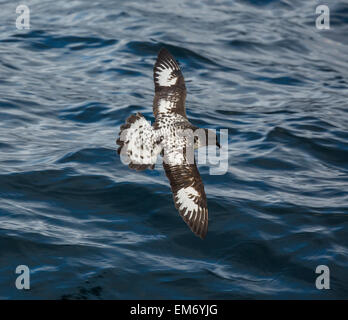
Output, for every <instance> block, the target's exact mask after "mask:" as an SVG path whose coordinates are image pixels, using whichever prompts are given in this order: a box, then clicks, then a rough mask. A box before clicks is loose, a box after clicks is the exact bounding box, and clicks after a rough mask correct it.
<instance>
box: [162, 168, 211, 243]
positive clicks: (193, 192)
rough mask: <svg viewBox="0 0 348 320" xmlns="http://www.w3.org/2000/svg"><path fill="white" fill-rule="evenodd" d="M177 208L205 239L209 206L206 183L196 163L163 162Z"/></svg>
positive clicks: (194, 229)
mask: <svg viewBox="0 0 348 320" xmlns="http://www.w3.org/2000/svg"><path fill="white" fill-rule="evenodd" d="M163 167H164V170H165V172H166V175H167V177H168V179H169V182H170V186H171V188H172V192H173V198H174V203H175V207H176V209H177V210H178V211H179V214H180V216H181V217H182V218H183V219H184V221H185V222H186V223H187V225H188V226H189V227H190V229H191V230H192V231H193V232H194V233H195V234H196V235H197V236H199V237H201V238H202V239H204V237H205V235H206V234H207V231H208V207H207V197H206V195H205V191H204V185H203V182H202V179H201V176H200V175H199V171H198V169H197V166H196V164H195V163H194V164H183V165H170V164H166V163H163Z"/></svg>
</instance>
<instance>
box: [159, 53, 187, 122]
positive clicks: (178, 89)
mask: <svg viewBox="0 0 348 320" xmlns="http://www.w3.org/2000/svg"><path fill="white" fill-rule="evenodd" d="M153 79H154V83H155V97H154V100H153V113H154V115H155V117H156V118H157V116H158V115H159V114H161V113H162V114H171V113H176V114H179V115H182V116H184V117H186V111H185V98H186V87H185V80H184V77H183V75H182V73H181V70H180V67H179V64H178V63H177V61H176V60H175V59H174V57H173V56H172V55H171V54H170V53H169V51H168V50H166V49H161V51H160V52H159V53H158V57H157V60H156V63H155V66H154V68H153Z"/></svg>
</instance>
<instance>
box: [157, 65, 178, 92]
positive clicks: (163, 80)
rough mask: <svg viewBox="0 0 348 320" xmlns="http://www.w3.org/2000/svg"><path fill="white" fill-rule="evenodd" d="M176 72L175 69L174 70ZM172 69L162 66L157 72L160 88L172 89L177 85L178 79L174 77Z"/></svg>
mask: <svg viewBox="0 0 348 320" xmlns="http://www.w3.org/2000/svg"><path fill="white" fill-rule="evenodd" d="M174 70H175V69H174ZM172 71H173V69H172V68H168V67H166V66H164V65H160V66H159V67H158V68H157V69H156V71H155V79H156V81H157V83H158V85H159V86H161V87H170V86H172V85H174V84H175V83H176V80H177V79H178V77H176V76H173V75H172Z"/></svg>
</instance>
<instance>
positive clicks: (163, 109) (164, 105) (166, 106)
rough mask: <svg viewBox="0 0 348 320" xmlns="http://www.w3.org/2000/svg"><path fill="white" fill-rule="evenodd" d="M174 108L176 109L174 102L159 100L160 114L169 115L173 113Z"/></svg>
mask: <svg viewBox="0 0 348 320" xmlns="http://www.w3.org/2000/svg"><path fill="white" fill-rule="evenodd" d="M173 107H175V104H174V102H172V101H170V100H165V99H161V100H159V104H158V112H160V113H168V112H170V111H171V109H172V108H173Z"/></svg>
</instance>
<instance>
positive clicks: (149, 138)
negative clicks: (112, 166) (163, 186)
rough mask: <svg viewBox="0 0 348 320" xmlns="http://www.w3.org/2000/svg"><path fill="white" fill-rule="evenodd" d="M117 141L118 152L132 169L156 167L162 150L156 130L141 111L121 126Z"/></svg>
mask: <svg viewBox="0 0 348 320" xmlns="http://www.w3.org/2000/svg"><path fill="white" fill-rule="evenodd" d="M119 135H120V136H119V138H118V139H117V141H116V143H117V144H118V145H119V146H120V147H119V148H118V150H117V152H118V154H120V155H121V156H123V157H124V158H123V159H122V160H124V161H125V162H128V163H129V167H130V168H131V169H136V170H145V169H147V168H150V169H153V168H154V167H155V164H156V161H157V156H158V155H159V154H160V152H161V150H162V145H161V141H160V140H159V139H158V137H157V134H156V131H155V130H154V129H153V127H152V126H151V125H150V123H149V122H147V121H146V119H145V118H144V116H143V115H142V114H141V113H137V114H136V115H135V114H133V115H131V116H130V117H129V118H128V119H127V121H126V123H125V124H124V125H122V126H121V130H120V133H119Z"/></svg>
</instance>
